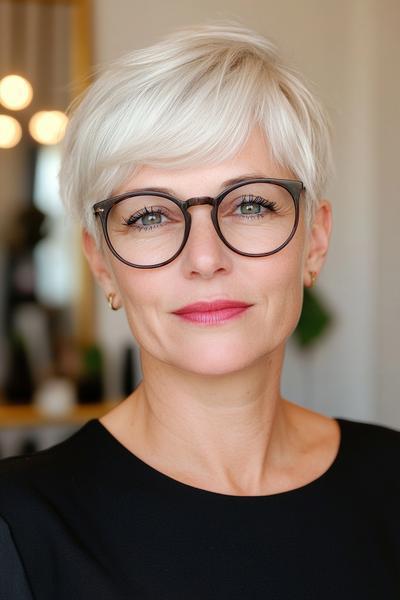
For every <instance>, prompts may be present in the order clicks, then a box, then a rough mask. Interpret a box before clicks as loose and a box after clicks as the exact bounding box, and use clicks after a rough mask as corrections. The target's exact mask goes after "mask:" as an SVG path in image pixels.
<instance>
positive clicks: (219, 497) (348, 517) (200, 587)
mask: <svg viewBox="0 0 400 600" xmlns="http://www.w3.org/2000/svg"><path fill="white" fill-rule="evenodd" d="M337 421H338V423H339V425H340V430H341V441H340V446H339V450H338V453H337V455H336V458H335V460H334V461H333V463H332V464H331V466H330V467H329V468H328V469H327V471H325V473H324V474H322V475H321V476H320V477H318V478H317V479H315V480H313V481H311V482H310V483H308V484H306V485H304V486H302V487H299V488H296V489H293V490H290V491H285V492H282V493H277V494H272V495H265V496H234V495H229V494H222V493H217V492H212V491H208V490H203V489H200V488H196V487H193V486H191V485H188V484H185V483H183V482H179V481H177V480H175V479H173V478H172V477H170V476H168V475H166V474H163V473H161V472H159V471H158V470H156V469H155V468H153V467H151V466H150V465H148V464H147V463H145V462H144V461H142V460H141V459H140V458H138V457H137V456H135V455H134V454H133V453H132V452H130V451H129V450H128V449H127V448H125V446H123V445H122V444H121V443H120V442H119V441H118V440H117V439H116V438H115V437H114V436H113V435H112V434H111V433H110V432H109V431H108V430H107V429H106V428H105V427H104V425H102V423H101V422H100V421H99V420H98V419H92V420H90V421H88V422H87V423H86V424H85V425H83V426H82V427H81V428H80V429H79V430H78V431H77V432H75V433H74V434H73V435H71V436H70V437H68V438H67V439H66V440H64V441H63V442H61V443H59V444H57V445H55V446H52V447H50V448H47V449H46V450H42V451H40V452H36V453H34V454H30V455H24V456H18V457H11V458H6V459H3V460H1V461H0V599H1V600H28V599H29V600H33V599H34V600H81V599H82V600H83V599H85V600H91V599H93V600H128V599H129V600H136V599H140V600H166V599H168V600H207V599H213V600H214V599H215V600H217V599H218V600H228V599H229V600H261V599H263V600H264V599H265V600H347V599H349V600H350V599H351V600H370V599H374V600H395V599H396V600H399V599H400V473H399V465H400V431H397V430H395V429H391V428H388V427H384V426H381V425H375V424H370V423H362V422H359V421H353V420H349V419H343V418H337Z"/></svg>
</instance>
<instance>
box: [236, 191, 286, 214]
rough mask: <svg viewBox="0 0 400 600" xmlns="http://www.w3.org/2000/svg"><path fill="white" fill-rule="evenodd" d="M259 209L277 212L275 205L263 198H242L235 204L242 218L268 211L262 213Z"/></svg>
mask: <svg viewBox="0 0 400 600" xmlns="http://www.w3.org/2000/svg"><path fill="white" fill-rule="evenodd" d="M261 207H264V208H267V209H268V210H270V211H272V212H276V211H277V205H276V203H275V202H271V201H270V200H266V199H265V198H262V197H261V196H243V197H242V198H241V200H240V202H238V204H237V208H240V209H241V215H243V216H245V215H250V216H252V215H259V214H262V213H263V212H268V211H262V210H261ZM242 209H244V210H243V211H242Z"/></svg>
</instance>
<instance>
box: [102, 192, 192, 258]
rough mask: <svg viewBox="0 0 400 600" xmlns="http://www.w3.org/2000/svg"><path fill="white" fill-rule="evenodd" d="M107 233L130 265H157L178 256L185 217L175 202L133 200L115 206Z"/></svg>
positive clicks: (157, 198)
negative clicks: (175, 255)
mask: <svg viewBox="0 0 400 600" xmlns="http://www.w3.org/2000/svg"><path fill="white" fill-rule="evenodd" d="M107 233H108V237H109V239H110V242H111V244H112V246H113V248H114V250H115V251H116V253H117V254H119V256H120V257H121V258H123V259H124V260H126V261H127V262H129V263H132V264H135V265H139V266H146V265H156V264H158V263H162V262H165V261H167V260H169V259H170V258H172V257H173V256H174V254H176V252H178V250H179V248H180V247H181V244H182V242H183V238H184V234H185V217H184V215H183V212H182V210H181V209H180V208H179V206H178V205H177V204H175V202H172V200H168V199H167V198H163V197H161V196H157V195H148V196H147V195H144V196H132V197H128V198H125V199H124V200H121V201H119V202H117V203H116V204H114V206H113V207H112V209H111V211H110V213H109V215H108V219H107Z"/></svg>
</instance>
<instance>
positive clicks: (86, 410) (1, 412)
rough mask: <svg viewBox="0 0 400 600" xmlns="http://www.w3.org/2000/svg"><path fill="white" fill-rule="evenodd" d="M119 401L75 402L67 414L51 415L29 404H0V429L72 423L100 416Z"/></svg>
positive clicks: (83, 421)
mask: <svg viewBox="0 0 400 600" xmlns="http://www.w3.org/2000/svg"><path fill="white" fill-rule="evenodd" d="M119 402H120V401H119V400H116V401H112V402H111V401H109V402H101V403H98V404H77V405H76V406H75V407H74V408H73V410H72V411H71V412H69V413H68V414H65V415H62V416H58V417H53V416H48V415H44V414H43V413H41V412H40V411H39V410H38V409H37V408H36V407H35V406H33V405H31V404H25V405H24V404H21V405H18V406H10V405H5V404H2V405H0V429H2V428H5V427H26V426H37V425H74V424H78V425H79V424H80V423H85V422H86V421H89V420H90V419H96V418H98V417H101V416H102V415H104V414H105V413H107V412H108V411H109V410H111V409H112V408H113V407H114V406H116V405H117V404H118V403H119Z"/></svg>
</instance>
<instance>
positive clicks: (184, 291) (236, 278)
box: [0, 25, 400, 600]
mask: <svg viewBox="0 0 400 600" xmlns="http://www.w3.org/2000/svg"><path fill="white" fill-rule="evenodd" d="M329 165H330V149H329V133H328V125H327V121H326V117H325V116H324V112H323V110H322V109H321V107H320V106H319V104H318V102H317V101H316V99H315V98H314V97H313V96H312V94H311V93H310V92H309V91H308V89H307V88H306V87H305V85H304V84H303V83H302V82H301V80H300V78H299V77H298V76H297V75H296V74H295V73H294V72H293V71H292V70H290V69H289V68H288V67H286V66H285V65H283V64H282V62H281V60H280V59H279V57H278V56H277V54H276V51H275V49H274V47H273V46H272V45H271V44H270V43H269V42H268V41H267V40H265V39H264V38H262V37H261V36H259V35H257V34H255V33H254V32H251V31H248V30H246V29H243V28H241V27H239V26H235V25H227V26H223V25H213V26H210V25H209V26H202V27H195V28H192V29H187V30H181V31H178V32H177V33H175V34H174V35H172V36H170V37H169V38H167V39H165V40H163V41H162V42H160V43H158V44H156V45H154V46H152V47H150V48H146V49H144V50H140V51H136V52H133V53H131V54H128V55H127V56H126V57H123V58H121V59H120V60H118V61H116V62H115V63H114V64H111V65H110V66H109V67H108V69H106V70H105V72H104V73H103V74H102V75H101V77H99V78H98V79H97V81H96V82H95V83H94V84H93V85H92V86H91V88H90V89H89V91H88V92H87V94H86V95H85V97H84V98H83V99H82V100H81V102H80V104H79V105H78V107H77V108H76V110H75V113H74V115H73V117H72V119H71V121H70V125H69V128H68V132H67V136H66V140H65V145H64V158H63V164H62V170H61V189H62V195H63V198H64V200H65V203H66V205H67V206H68V207H69V209H70V211H71V212H72V213H73V214H75V215H77V216H78V217H79V218H80V220H81V223H82V226H83V247H84V251H85V254H86V256H87V259H88V261H89V264H90V267H91V269H92V271H93V274H94V276H95V278H96V279H97V281H98V282H99V284H100V285H101V287H102V289H103V291H104V295H105V297H106V298H107V300H108V303H109V305H110V308H111V309H112V310H118V309H119V308H121V307H123V308H124V310H125V313H126V317H127V320H128V323H129V326H130V329H131V331H132V335H133V336H134V337H135V339H136V341H137V343H138V345H139V348H140V356H141V365H142V372H143V379H142V381H141V383H140V385H139V386H138V388H137V389H136V390H135V391H134V392H133V393H132V394H131V395H130V396H129V397H128V398H126V399H125V400H124V401H123V402H121V403H120V404H118V405H117V406H116V407H115V408H114V409H113V410H111V411H110V412H109V413H107V414H106V415H104V416H103V417H102V418H101V419H99V420H97V419H93V420H91V421H89V422H88V423H86V424H85V425H84V426H83V427H82V428H81V429H80V430H79V431H77V432H76V433H75V434H74V435H72V436H71V437H69V438H68V439H67V440H65V441H64V442H62V443H60V444H58V445H56V446H53V447H51V448H49V449H47V450H44V451H41V452H38V453H36V454H33V455H31V456H25V457H19V458H18V457H13V458H9V459H7V460H3V461H2V463H1V489H2V495H1V499H0V514H1V516H2V538H3V541H2V545H1V548H2V563H3V564H4V565H5V566H6V568H5V569H3V577H4V573H5V577H4V582H3V584H2V586H3V587H2V592H3V597H7V598H29V597H33V598H40V599H41V600H42V599H43V600H47V599H55V598H57V600H59V599H64V598H65V599H68V600H70V599H72V598H74V599H76V598H85V599H87V598H96V599H110V598H113V599H114V598H117V599H119V598H129V599H132V598H140V599H142V598H143V599H144V598H148V599H164V598H168V599H174V600H175V599H178V598H179V599H185V600H186V599H190V600H193V599H205V598H207V599H208V598H212V599H217V598H218V599H220V598H226V599H228V598H229V599H235V598H237V599H239V598H240V599H250V598H251V599H253V598H254V599H255V598H274V599H291V600H292V599H294V598H296V600H298V599H307V600H309V599H314V598H315V599H318V600H321V599H324V600H327V599H335V600H336V599H338V598H341V599H343V598H351V599H352V600H354V599H358V598H359V599H361V598H362V599H363V600H365V599H368V598H385V600H389V599H394V598H399V597H400V572H399V567H400V522H399V521H400V517H399V510H398V506H399V500H400V490H399V476H398V460H399V456H400V432H399V431H397V430H395V429H390V428H387V427H383V426H379V425H373V424H366V423H361V422H357V421H351V420H346V419H343V418H331V417H328V416H325V415H322V414H319V413H317V412H314V411H311V410H308V409H306V408H302V407H300V406H298V405H296V404H295V403H293V402H291V401H289V400H287V399H285V398H283V397H282V396H281V393H280V379H281V372H282V364H283V358H284V351H285V344H286V342H287V340H288V338H289V337H290V335H291V333H292V332H293V330H294V329H295V327H296V325H297V322H298V319H299V316H300V312H301V307H302V298H303V288H304V286H311V285H313V283H314V282H315V280H316V278H317V276H318V274H319V273H320V271H321V269H322V266H323V263H324V260H325V256H326V254H327V251H328V245H329V238H330V232H331V205H330V203H329V202H328V201H327V200H324V199H323V196H322V194H323V188H324V184H325V181H326V177H327V174H328V172H329ZM110 335H112V332H110ZM7 593H8V595H7Z"/></svg>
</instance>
